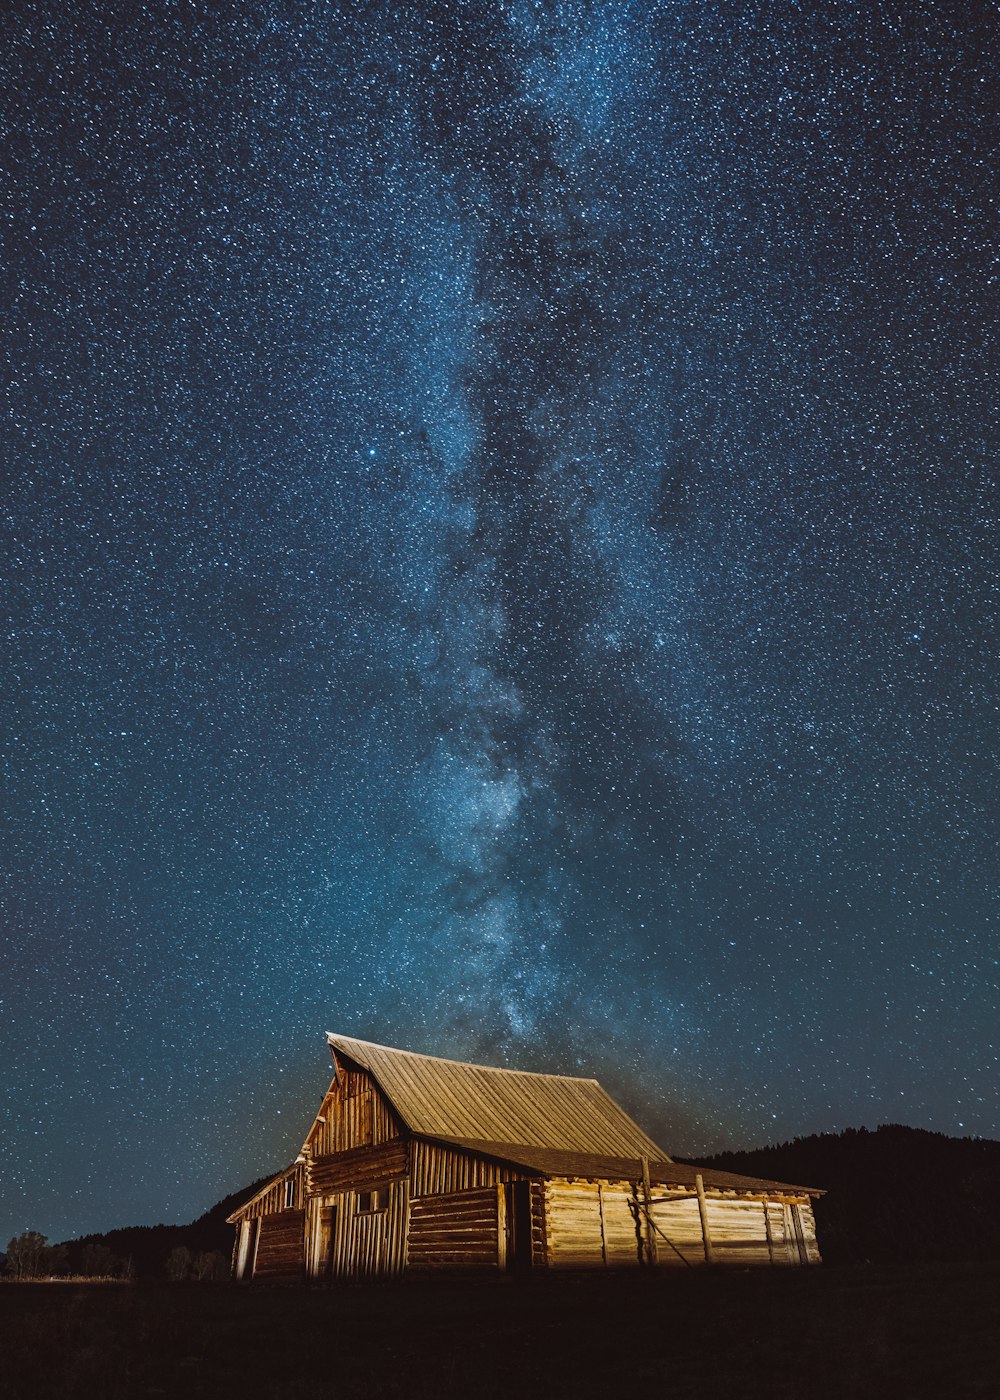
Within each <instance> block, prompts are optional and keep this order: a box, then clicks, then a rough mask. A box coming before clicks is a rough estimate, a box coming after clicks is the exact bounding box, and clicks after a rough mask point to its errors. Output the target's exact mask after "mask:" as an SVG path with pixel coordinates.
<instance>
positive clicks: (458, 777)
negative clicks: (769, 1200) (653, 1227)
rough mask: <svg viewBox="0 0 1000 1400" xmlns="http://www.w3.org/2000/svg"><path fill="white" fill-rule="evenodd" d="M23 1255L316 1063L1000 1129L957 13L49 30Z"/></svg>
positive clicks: (20, 759)
mask: <svg viewBox="0 0 1000 1400" xmlns="http://www.w3.org/2000/svg"><path fill="white" fill-rule="evenodd" d="M3 36H4V37H3V54H4V57H3V65H4V74H3V82H2V85H0V161H2V166H3V183H2V189H0V226H2V229H3V238H4V248H5V251H4V255H3V269H4V274H3V275H4V296H3V311H4V314H3V318H2V322H0V353H2V358H3V366H4V368H3V375H2V380H3V385H2V395H3V397H2V400H0V415H2V416H0V423H2V434H3V491H2V496H0V583H2V589H0V597H2V603H3V614H2V622H3V627H2V637H3V663H2V667H0V686H2V692H0V740H2V745H3V788H2V793H3V796H2V806H0V822H2V827H0V916H2V921H3V922H2V928H3V943H2V951H0V1000H2V1005H0V1106H2V1109H0V1111H2V1122H0V1127H2V1132H0V1183H2V1184H0V1201H2V1210H0V1245H2V1244H3V1242H5V1241H6V1239H7V1238H9V1236H10V1234H11V1233H13V1232H14V1231H15V1230H20V1229H22V1228H25V1227H32V1228H37V1229H40V1230H42V1231H44V1232H45V1233H47V1234H49V1235H50V1236H51V1237H52V1238H61V1237H65V1236H66V1235H69V1234H71V1233H79V1232H81V1231H84V1230H88V1229H96V1228H105V1227H109V1226H112V1225H121V1224H130V1223H138V1222H149V1223H152V1222H154V1221H156V1220H161V1219H163V1220H172V1221H181V1220H187V1219H190V1218H192V1216H194V1215H195V1214H196V1213H198V1212H199V1211H200V1210H202V1209H204V1208H205V1207H207V1206H208V1205H210V1204H211V1203H212V1202H213V1201H214V1200H216V1199H218V1198H219V1197H220V1196H221V1195H223V1194H224V1193H225V1192H227V1191H229V1190H232V1189H235V1188H236V1187H238V1186H240V1185H241V1184H243V1183H245V1182H246V1181H248V1180H250V1179H252V1178H253V1177H254V1176H257V1175H259V1174H261V1173H262V1172H264V1171H267V1170H270V1169H272V1168H277V1167H279V1166H281V1165H283V1164H284V1163H285V1162H286V1161H288V1160H289V1159H290V1158H291V1157H292V1156H294V1154H295V1152H296V1151H297V1150H298V1147H299V1146H300V1143H301V1140H302V1138H303V1136H304V1134H305V1131H306V1128H307V1126H308V1124H309V1122H310V1121H311V1118H312V1115H313V1113H314V1112H315V1110H316V1107H317V1105H318V1102H319V1099H320V1097H321V1095H322V1092H323V1090H324V1088H325V1087H326V1083H327V1081H328V1077H329V1061H328V1055H327V1051H326V1046H325V1040H324V1036H323V1032H324V1031H325V1030H327V1029H334V1030H338V1031H341V1032H343V1033H345V1034H353V1035H359V1036H362V1037H365V1038H369V1039H374V1040H380V1041H383V1042H386V1043H389V1044H398V1045H402V1046H404V1047H406V1048H409V1049H415V1050H423V1051H426V1052H429V1053H439V1054H445V1055H450V1056H453V1057H457V1058H478V1059H481V1060H485V1061H487V1062H494V1063H505V1064H508V1065H511V1066H518V1067H522V1068H532V1069H546V1070H552V1071H557V1072H565V1073H580V1074H596V1075H597V1076H598V1077H599V1078H600V1079H601V1080H602V1082H603V1083H604V1084H605V1085H606V1086H607V1087H608V1088H609V1089H610V1090H611V1091H612V1092H614V1093H616V1094H618V1095H619V1096H620V1097H621V1098H622V1100H623V1102H624V1103H625V1104H626V1106H627V1107H628V1108H629V1109H630V1110H631V1111H632V1112H633V1113H635V1114H636V1115H637V1116H638V1117H639V1118H640V1119H641V1121H642V1122H643V1123H644V1125H645V1126H646V1127H647V1128H648V1129H649V1130H650V1131H652V1133H653V1135H654V1136H657V1137H658V1138H659V1139H660V1141H661V1142H662V1143H663V1145H664V1146H665V1147H666V1148H667V1150H668V1151H673V1152H677V1153H688V1154H695V1153H698V1152H706V1151H708V1150H710V1149H713V1148H721V1147H725V1146H729V1147H737V1146H744V1145H757V1144H761V1143H764V1142H767V1141H774V1140H780V1139H783V1138H786V1137H789V1136H792V1135H794V1134H798V1133H807V1132H813V1131H819V1130H827V1129H839V1128H841V1127H844V1126H848V1125H855V1126H857V1125H860V1124H862V1123H864V1124H867V1125H868V1126H874V1125H875V1124H876V1123H878V1122H881V1121H897V1122H905V1123H909V1124H912V1125H914V1126H920V1127H929V1128H934V1129H938V1130H941V1131H944V1132H948V1133H956V1134H959V1135H961V1134H962V1133H975V1134H982V1135H986V1136H991V1135H992V1136H997V1135H998V1133H1000V1127H998V1089H997V1085H998V1070H1000V1063H998V1054H1000V1011H998V1001H1000V997H998V989H1000V962H998V958H1000V929H998V919H997V895H998V884H1000V861H998V851H997V832H998V817H1000V812H998V806H1000V793H998V781H997V776H998V775H997V765H998V749H1000V687H998V663H997V657H998V644H1000V623H998V617H1000V614H998V602H1000V582H998V580H1000V573H998V569H997V560H998V557H1000V551H998V542H997V525H998V520H1000V502H998V485H997V469H996V466H995V465H994V462H995V455H994V448H995V445H996V438H997V424H996V418H995V405H996V403H997V402H998V401H1000V374H998V369H1000V365H998V357H997V348H996V339H995V318H996V300H995V292H996V282H995V280H991V277H995V269H991V265H990V250H991V245H992V244H993V242H994V235H995V231H996V227H995V221H994V217H993V212H992V205H991V197H992V193H993V191H992V188H991V185H992V178H993V174H994V171H995V168H996V167H995V162H996V152H995V149H994V147H995V138H996V135H997V129H998V125H997V122H996V120H995V98H996V86H995V83H996V79H995V72H994V70H993V64H992V58H991V54H992V53H995V51H996V43H997V29H996V26H995V24H994V22H993V20H992V18H991V15H990V11H989V10H987V8H986V7H984V6H977V5H975V4H971V5H970V4H969V3H961V2H960V0H955V3H933V0H932V2H931V3H925V4H920V5H917V4H915V3H914V4H901V3H900V4H888V3H881V2H880V0H874V3H871V4H869V3H860V0H855V2H854V3H847V0H825V3H819V0H813V3H808V2H807V0H802V3H795V0H773V3H765V2H764V0H758V3H751V0H731V3H726V0H636V3H603V4H599V3H586V0H555V3H547V2H546V3H542V0H538V2H537V3H531V2H530V0H529V2H527V3H526V2H525V0H509V3H507V2H506V0H489V2H488V3H487V0H450V2H449V0H440V3H435V0H425V2H424V3H395V0H394V2H393V3H389V0H379V2H378V3H376V2H375V0H373V3H370V4H363V3H360V0H356V2H355V3H352V4H348V3H342V4H334V3H328V2H327V0H309V2H308V3H306V0H282V2H281V3H279V2H278V0H274V2H273V3H262V2H261V0H240V3H229V4H224V3H212V4H209V3H207V0H198V3H187V0H183V2H180V0H159V3H155V4H152V3H146V4H139V3H133V4H121V3H117V2H116V0H101V3H94V0H81V3H74V4H72V5H66V4H65V3H55V0H52V3H44V2H43V0H37V2H36V3H27V4H26V3H14V4H12V5H9V6H7V7H6V19H5V20H4V21H3Z"/></svg>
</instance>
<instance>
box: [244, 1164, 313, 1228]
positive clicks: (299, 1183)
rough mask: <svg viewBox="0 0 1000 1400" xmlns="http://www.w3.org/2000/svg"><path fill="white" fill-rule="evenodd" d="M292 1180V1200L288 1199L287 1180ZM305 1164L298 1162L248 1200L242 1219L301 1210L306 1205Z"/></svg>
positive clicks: (253, 1218) (254, 1218)
mask: <svg viewBox="0 0 1000 1400" xmlns="http://www.w3.org/2000/svg"><path fill="white" fill-rule="evenodd" d="M288 1181H291V1183H292V1186H291V1200H288V1198H287V1193H288V1188H287V1187H286V1184H285V1183H286V1182H288ZM305 1195H306V1192H305V1164H304V1163H303V1162H296V1163H295V1165H294V1166H291V1167H289V1168H288V1170H287V1171H286V1172H282V1174H281V1175H280V1176H277V1177H275V1179H274V1180H273V1181H272V1182H269V1183H268V1185H267V1187H266V1188H265V1189H264V1190H263V1191H261V1192H259V1193H258V1194H257V1195H256V1196H254V1197H253V1199H252V1200H250V1201H248V1202H247V1204H246V1205H245V1206H244V1207H243V1210H242V1212H241V1219H243V1220H256V1219H259V1218H260V1217H261V1216H264V1215H277V1214H279V1213H280V1212H281V1211H284V1210H290V1209H291V1210H301V1209H302V1208H303V1206H304V1205H305Z"/></svg>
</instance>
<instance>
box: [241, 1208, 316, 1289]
mask: <svg viewBox="0 0 1000 1400" xmlns="http://www.w3.org/2000/svg"><path fill="white" fill-rule="evenodd" d="M304 1231H305V1212H304V1211H301V1210H283V1211H279V1212H278V1213H277V1214H275V1215H265V1216H263V1217H262V1218H261V1222H260V1239H259V1241H258V1243H257V1257H256V1260H255V1261H254V1269H253V1276H254V1278H255V1279H265V1280H267V1281H269V1282H271V1283H298V1282H299V1280H300V1279H301V1278H302V1271H303V1263H304V1260H303V1238H304Z"/></svg>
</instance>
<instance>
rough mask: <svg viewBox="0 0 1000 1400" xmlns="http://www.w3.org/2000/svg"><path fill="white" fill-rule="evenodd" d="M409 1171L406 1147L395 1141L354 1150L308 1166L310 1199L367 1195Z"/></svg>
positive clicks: (396, 1139) (316, 1159) (322, 1159)
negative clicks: (341, 1193)
mask: <svg viewBox="0 0 1000 1400" xmlns="http://www.w3.org/2000/svg"><path fill="white" fill-rule="evenodd" d="M406 1168H407V1152H406V1143H405V1142H404V1140H403V1139H402V1138H394V1139H392V1140H391V1141H389V1142H383V1143H380V1144H379V1145H378V1146H377V1147H352V1148H350V1149H348V1150H347V1151H346V1152H332V1153H330V1155H329V1156H327V1157H314V1158H312V1159H311V1160H310V1161H309V1162H308V1163H307V1165H306V1189H307V1191H308V1194H309V1195H310V1196H315V1195H324V1196H325V1195H330V1194H334V1193H336V1192H339V1191H348V1190H354V1191H366V1190H368V1189H370V1188H371V1187H372V1186H378V1185H380V1184H382V1183H384V1182H387V1181H391V1180H395V1179H396V1178H398V1177H403V1176H405V1175H406Z"/></svg>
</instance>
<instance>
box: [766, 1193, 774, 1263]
mask: <svg viewBox="0 0 1000 1400" xmlns="http://www.w3.org/2000/svg"><path fill="white" fill-rule="evenodd" d="M764 1234H765V1236H766V1237H767V1259H768V1263H770V1264H773V1263H774V1234H773V1232H772V1230H771V1202H770V1201H769V1200H767V1199H766V1198H765V1200H764Z"/></svg>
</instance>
